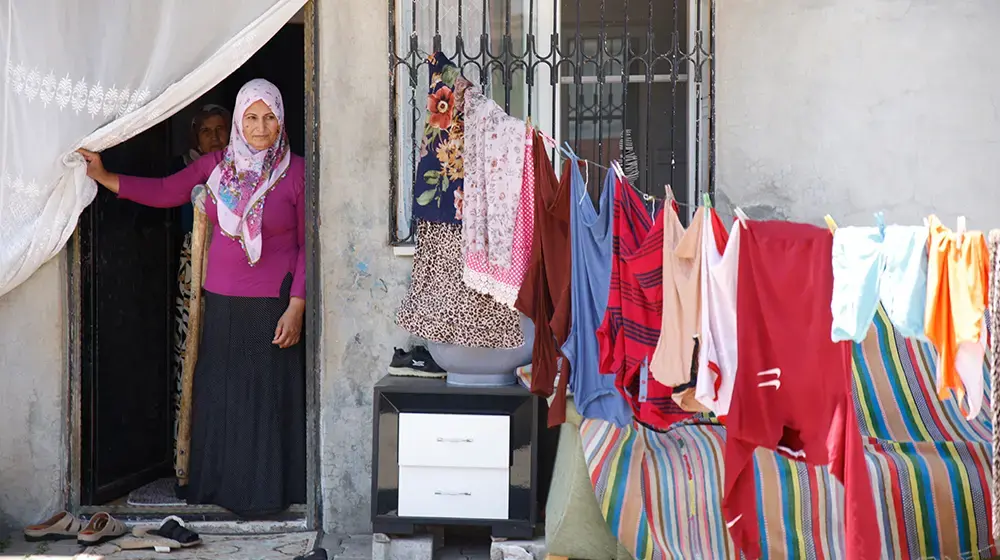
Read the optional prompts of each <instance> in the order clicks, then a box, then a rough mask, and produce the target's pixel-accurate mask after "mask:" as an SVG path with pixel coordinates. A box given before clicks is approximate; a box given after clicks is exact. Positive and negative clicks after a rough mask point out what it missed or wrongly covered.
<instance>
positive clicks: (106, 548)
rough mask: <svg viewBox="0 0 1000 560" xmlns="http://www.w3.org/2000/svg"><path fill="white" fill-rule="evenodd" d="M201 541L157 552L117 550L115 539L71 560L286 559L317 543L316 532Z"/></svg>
mask: <svg viewBox="0 0 1000 560" xmlns="http://www.w3.org/2000/svg"><path fill="white" fill-rule="evenodd" d="M201 538H202V544H201V545H200V546H194V547H191V548H182V549H180V550H172V551H171V552H170V554H161V555H158V554H156V553H155V552H153V551H152V550H119V549H118V547H117V546H115V543H114V541H112V542H109V543H105V544H102V545H101V546H96V547H90V548H88V549H86V550H84V551H83V552H82V553H81V554H79V555H77V556H74V557H73V560H149V558H151V557H153V556H154V555H155V556H157V557H160V556H162V557H164V558H168V557H169V559H170V560H233V559H234V558H246V559H251V558H252V559H253V560H289V559H291V558H295V557H296V556H300V555H303V554H305V553H307V552H309V551H310V550H312V549H313V547H314V546H315V544H316V533H313V532H310V533H284V534H280V535H202V537H201Z"/></svg>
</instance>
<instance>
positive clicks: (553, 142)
mask: <svg viewBox="0 0 1000 560" xmlns="http://www.w3.org/2000/svg"><path fill="white" fill-rule="evenodd" d="M535 132H537V133H538V135H539V136H541V137H542V141H543V142H545V143H546V144H548V145H549V147H550V148H558V147H559V143H558V142H556V139H555V138H553V137H551V136H549V135H548V134H545V132H544V131H543V130H541V129H538V128H536V129H535Z"/></svg>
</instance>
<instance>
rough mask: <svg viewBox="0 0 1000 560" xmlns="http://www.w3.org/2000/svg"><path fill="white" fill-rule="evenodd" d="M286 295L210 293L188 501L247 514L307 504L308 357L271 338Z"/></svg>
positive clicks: (194, 408) (198, 375) (195, 396)
mask: <svg viewBox="0 0 1000 560" xmlns="http://www.w3.org/2000/svg"><path fill="white" fill-rule="evenodd" d="M290 287H291V275H289V276H288V277H287V278H286V279H285V282H284V285H283V286H282V290H281V294H282V296H281V297H277V298H266V297H261V298H257V297H230V296H221V295H218V294H213V293H209V292H206V293H205V297H204V301H205V316H204V320H203V322H202V335H201V346H200V348H199V350H198V365H197V366H196V368H195V378H194V394H193V402H192V419H191V420H192V424H191V465H190V473H191V477H190V481H189V483H188V484H189V485H188V503H190V504H215V505H218V506H221V507H223V508H225V509H227V510H229V511H231V512H233V513H235V514H237V515H239V516H241V517H244V518H260V517H267V516H270V515H274V514H276V513H280V512H282V511H284V510H285V509H287V508H288V506H289V505H291V504H293V503H305V496H306V488H305V487H306V443H305V441H306V434H305V408H306V407H305V355H304V351H303V348H304V344H303V343H302V341H301V340H300V341H299V343H298V344H296V345H295V346H293V347H291V348H287V349H284V350H282V349H280V348H278V347H277V346H276V345H274V344H272V343H271V340H273V339H274V329H275V327H276V326H277V324H278V319H279V318H280V317H281V315H282V314H283V313H284V312H285V309H286V308H287V307H288V299H289V297H288V292H289V290H290Z"/></svg>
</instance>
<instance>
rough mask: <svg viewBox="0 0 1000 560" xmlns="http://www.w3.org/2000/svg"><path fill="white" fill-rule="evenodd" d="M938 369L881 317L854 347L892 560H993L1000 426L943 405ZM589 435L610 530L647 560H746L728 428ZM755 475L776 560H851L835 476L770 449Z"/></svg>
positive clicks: (858, 400) (606, 429) (695, 424)
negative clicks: (731, 506) (993, 457)
mask: <svg viewBox="0 0 1000 560" xmlns="http://www.w3.org/2000/svg"><path fill="white" fill-rule="evenodd" d="M935 359H936V354H935V352H934V349H933V348H932V347H931V346H930V345H928V344H925V343H920V342H917V341H914V340H907V339H903V338H901V337H899V336H897V335H896V334H895V332H894V331H893V329H892V326H891V324H890V323H889V321H888V319H887V317H886V315H885V312H884V310H882V309H881V308H879V311H878V313H877V314H876V317H875V321H874V325H873V326H872V328H871V330H870V331H869V334H868V337H867V338H866V340H865V341H864V342H862V343H860V344H856V345H855V346H854V351H853V360H852V362H853V374H854V387H855V394H854V398H855V406H856V409H857V412H858V418H859V423H860V428H861V432H862V435H863V436H865V438H866V450H867V460H868V470H869V474H870V475H871V479H872V486H873V490H874V491H875V492H876V494H877V496H876V506H877V507H878V510H879V517H880V519H881V528H880V529H881V534H882V541H883V553H882V558H884V559H892V560H916V559H925V558H936V559H943V558H956V559H957V558H962V559H979V558H983V559H985V558H990V557H992V556H995V555H997V554H998V551H997V548H996V546H995V544H994V542H993V539H992V536H991V529H990V528H991V523H992V517H991V515H992V512H991V504H990V501H991V498H990V483H991V474H990V472H991V471H990V464H991V463H990V450H991V445H992V444H991V441H992V425H991V422H990V419H991V417H992V413H991V412H990V411H989V410H984V411H982V412H981V413H980V414H979V416H978V417H977V418H976V420H975V421H973V422H969V421H967V420H965V418H964V416H963V414H962V412H961V411H960V410H959V407H958V404H957V403H956V402H955V401H954V400H948V401H943V402H942V401H940V400H938V399H937V398H936V396H935V393H934V382H933V373H934V369H933V364H934V361H935ZM983 375H984V376H987V379H988V371H987V370H986V368H985V367H984V372H983ZM986 388H987V392H989V382H987V383H986ZM985 402H987V403H988V402H989V398H988V397H987V399H986V401H985ZM581 435H582V438H583V445H584V453H585V455H586V458H587V463H588V466H589V469H590V475H591V482H592V483H593V485H594V489H595V493H596V495H597V498H598V502H599V504H600V506H601V509H602V511H603V513H604V515H605V518H606V519H607V520H608V523H609V525H610V527H611V529H612V532H614V533H615V534H616V535H618V538H619V540H620V541H621V542H622V544H623V545H625V547H626V548H628V550H629V551H631V552H632V553H633V554H634V555H635V557H636V558H637V559H639V560H643V559H650V558H655V559H661V558H663V559H668V558H669V559H673V558H676V559H684V560H692V559H705V560H716V559H719V560H722V559H730V558H732V559H736V558H737V556H736V553H735V551H734V550H733V543H732V541H731V540H730V538H729V534H728V532H727V531H726V527H725V523H724V522H723V519H722V515H721V510H720V509H719V507H718V504H719V503H720V502H721V499H722V468H723V465H722V456H723V449H724V446H725V428H724V427H722V426H719V425H718V424H717V423H715V422H714V420H713V419H711V418H705V417H698V418H695V419H692V420H690V421H687V422H683V423H680V424H676V425H675V426H673V427H672V428H671V429H670V430H668V431H667V432H664V433H658V432H654V431H651V430H648V429H646V428H643V427H636V428H625V429H618V428H615V427H614V426H612V425H610V424H608V423H606V422H603V421H600V420H585V421H584V423H583V424H582V425H581ZM755 474H756V477H757V493H758V494H757V500H758V508H757V509H758V516H759V518H758V521H759V523H760V526H761V528H762V534H761V541H762V549H763V550H764V558H767V559H786V558H787V559H839V558H844V551H843V540H844V534H843V531H844V529H843V500H844V497H843V488H842V486H841V485H840V484H839V483H838V482H837V481H836V480H835V479H833V477H832V476H830V475H829V474H828V473H827V471H826V469H825V468H814V467H809V466H807V465H805V464H804V463H798V462H795V461H790V460H788V459H785V458H783V457H780V456H778V455H777V454H776V453H774V452H771V451H766V450H757V453H756V456H755Z"/></svg>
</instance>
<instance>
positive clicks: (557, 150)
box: [527, 119, 714, 210]
mask: <svg viewBox="0 0 1000 560" xmlns="http://www.w3.org/2000/svg"><path fill="white" fill-rule="evenodd" d="M527 125H528V126H530V127H532V128H533V129H534V130H535V131H537V132H538V133H539V134H541V135H542V138H544V139H545V140H546V142H548V143H549V144H551V145H552V148H553V150H554V151H555V154H556V155H557V156H561V157H566V158H569V159H575V160H576V161H582V162H584V163H586V164H588V165H593V166H594V167H598V168H600V169H603V170H605V171H609V172H615V173H619V172H620V169H615V168H614V167H608V166H606V165H601V164H600V163H597V162H596V161H593V160H590V159H587V158H582V157H579V156H577V155H576V154H575V153H573V154H572V155H569V154H567V153H566V152H565V150H564V149H563V148H560V147H559V146H558V145H557V143H556V141H555V139H554V138H552V137H551V136H549V135H548V134H546V133H545V132H544V131H542V130H540V129H538V128H536V127H534V126H533V125H532V124H531V119H528V121H527ZM567 145H568V143H567ZM623 175H624V174H621V175H619V176H622V177H623V178H624V176H623ZM625 182H626V183H627V184H628V186H630V187H632V188H633V189H634V190H635V192H637V193H639V196H641V197H642V198H643V200H645V201H646V202H653V203H655V202H662V201H664V200H669V201H671V202H673V203H674V204H676V205H678V206H683V207H684V208H690V209H692V210H695V209H697V208H698V205H697V204H691V203H688V202H681V201H679V200H677V197H676V196H674V193H673V187H671V186H670V185H669V184H667V185H664V187H665V190H666V192H667V193H668V194H669V195H670V196H669V198H666V199H664V198H660V197H657V196H656V195H652V194H649V193H646V192H642V191H641V190H639V189H638V188H637V187H636V186H635V185H633V184H632V183H631V182H629V181H628V180H627V179H626V181H625ZM705 195H708V196H709V197H710V198H709V200H711V199H712V197H711V193H709V192H705V193H703V194H702V196H705ZM712 202H713V203H714V200H713V201H712Z"/></svg>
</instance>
